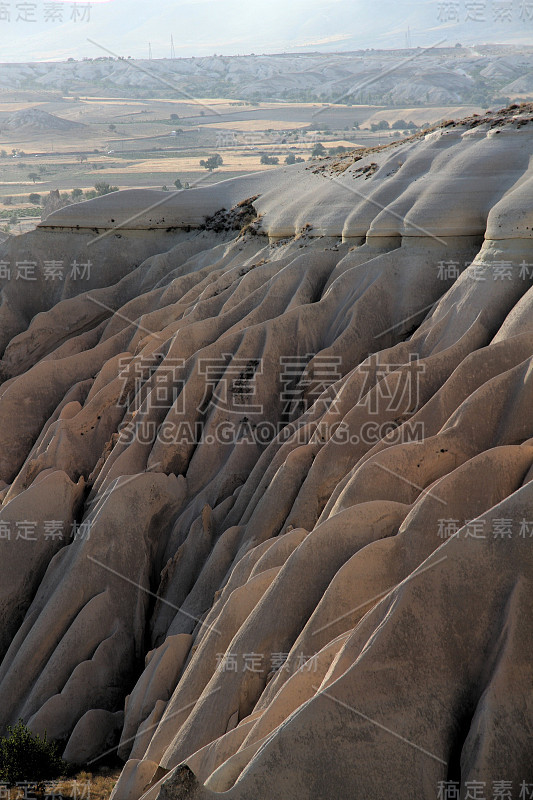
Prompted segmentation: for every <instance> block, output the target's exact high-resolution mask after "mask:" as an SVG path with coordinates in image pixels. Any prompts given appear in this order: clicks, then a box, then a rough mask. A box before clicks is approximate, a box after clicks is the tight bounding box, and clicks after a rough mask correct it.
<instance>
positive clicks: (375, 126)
mask: <svg viewBox="0 0 533 800" xmlns="http://www.w3.org/2000/svg"><path fill="white" fill-rule="evenodd" d="M370 130H371V131H388V130H389V123H388V122H387V120H386V119H380V121H379V122H373V123H372V124H371V126H370Z"/></svg>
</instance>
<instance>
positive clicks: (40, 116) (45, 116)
mask: <svg viewBox="0 0 533 800" xmlns="http://www.w3.org/2000/svg"><path fill="white" fill-rule="evenodd" d="M0 127H1V128H3V129H4V130H9V131H20V132H24V133H42V132H43V131H58V132H60V131H65V132H68V131H73V130H76V129H77V130H81V129H82V128H87V125H84V124H83V123H81V122H72V121H71V120H69V119H63V117H57V116H55V114H49V113H48V112H47V111H42V110H41V109H40V108H24V109H21V110H20V111H15V112H13V113H12V114H7V115H4V117H3V119H2V118H0Z"/></svg>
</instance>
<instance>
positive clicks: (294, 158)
mask: <svg viewBox="0 0 533 800" xmlns="http://www.w3.org/2000/svg"><path fill="white" fill-rule="evenodd" d="M304 160H305V159H303V158H300V156H295V155H294V153H290V154H289V155H288V156H287V158H286V159H285V163H286V164H301V163H303V161H304Z"/></svg>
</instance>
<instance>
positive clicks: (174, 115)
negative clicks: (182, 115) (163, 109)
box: [170, 114, 179, 119]
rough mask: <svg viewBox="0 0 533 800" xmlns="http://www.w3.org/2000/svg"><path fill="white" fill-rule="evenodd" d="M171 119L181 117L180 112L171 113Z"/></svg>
mask: <svg viewBox="0 0 533 800" xmlns="http://www.w3.org/2000/svg"><path fill="white" fill-rule="evenodd" d="M170 119H179V114H171V115H170Z"/></svg>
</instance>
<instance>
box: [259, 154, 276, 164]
mask: <svg viewBox="0 0 533 800" xmlns="http://www.w3.org/2000/svg"><path fill="white" fill-rule="evenodd" d="M261 164H279V158H277V157H276V156H269V155H267V154H266V153H263V155H262V156H261Z"/></svg>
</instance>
